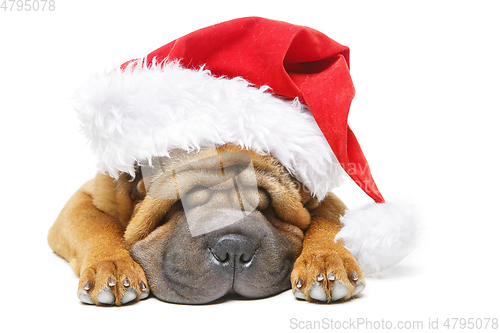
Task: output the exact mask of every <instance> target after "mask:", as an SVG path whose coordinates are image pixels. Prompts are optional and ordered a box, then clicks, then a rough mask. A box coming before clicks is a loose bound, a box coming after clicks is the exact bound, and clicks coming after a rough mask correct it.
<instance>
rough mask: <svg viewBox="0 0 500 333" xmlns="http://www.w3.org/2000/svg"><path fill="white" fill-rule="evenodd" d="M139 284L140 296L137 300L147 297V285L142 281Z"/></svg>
mask: <svg viewBox="0 0 500 333" xmlns="http://www.w3.org/2000/svg"><path fill="white" fill-rule="evenodd" d="M139 286H140V287H141V297H140V298H139V300H142V299H145V298H147V297H148V296H149V290H148V287H147V286H146V284H145V283H144V282H143V281H141V283H140V284H139Z"/></svg>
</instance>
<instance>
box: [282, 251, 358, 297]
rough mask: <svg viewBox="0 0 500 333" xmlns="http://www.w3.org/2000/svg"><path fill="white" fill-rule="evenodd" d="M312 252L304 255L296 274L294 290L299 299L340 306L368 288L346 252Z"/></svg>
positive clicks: (293, 281)
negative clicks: (340, 302) (332, 303)
mask: <svg viewBox="0 0 500 333" xmlns="http://www.w3.org/2000/svg"><path fill="white" fill-rule="evenodd" d="M339 246H340V245H339ZM311 252H312V251H311ZM311 252H305V253H303V254H301V255H300V256H299V258H297V260H296V262H295V266H294V268H293V271H292V276H291V278H292V290H293V294H294V296H295V297H296V298H298V299H306V300H309V301H316V302H336V301H340V300H347V299H349V298H351V297H353V296H356V295H358V294H359V293H361V292H362V291H363V289H364V288H365V285H366V283H365V280H364V278H363V273H362V272H361V269H360V268H359V266H358V264H357V263H356V260H355V259H354V257H353V256H352V255H351V254H350V253H349V252H348V251H347V250H346V249H345V248H339V249H338V250H337V249H336V248H333V249H330V250H328V251H326V250H324V251H318V252H319V253H311Z"/></svg>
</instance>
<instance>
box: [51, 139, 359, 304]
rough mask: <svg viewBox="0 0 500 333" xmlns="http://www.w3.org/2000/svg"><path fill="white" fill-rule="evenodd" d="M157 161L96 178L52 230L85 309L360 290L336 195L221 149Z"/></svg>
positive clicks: (247, 153) (318, 296) (330, 296)
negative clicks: (151, 166) (317, 192)
mask: <svg viewBox="0 0 500 333" xmlns="http://www.w3.org/2000/svg"><path fill="white" fill-rule="evenodd" d="M214 152H215V153H214ZM160 164H161V165H160V166H161V167H160V168H158V169H157V172H155V173H153V174H151V173H149V172H142V171H141V169H140V168H139V167H138V168H137V172H136V174H135V175H134V177H131V176H130V175H128V174H122V175H121V176H120V178H119V179H118V180H113V179H112V178H111V177H109V176H107V175H103V174H98V175H97V176H96V178H95V179H94V180H92V181H90V182H88V183H86V184H85V185H84V186H82V188H81V189H80V190H79V191H77V192H76V193H75V195H74V196H73V197H72V198H71V199H70V200H69V201H68V203H67V204H66V206H65V207H64V208H63V210H62V211H61V214H60V215H59V217H58V219H57V220H56V222H55V223H54V225H53V227H52V228H51V230H50V232H49V238H48V239H49V244H50V246H51V247H52V249H53V250H54V252H56V253H57V254H58V255H60V256H61V257H63V258H65V259H66V260H68V261H69V263H70V264H71V265H72V267H73V269H74V270H75V272H76V273H77V274H78V275H79V276H80V281H79V286H78V297H79V298H80V300H82V302H84V303H88V304H97V305H121V304H125V303H129V302H132V301H138V300H140V299H143V298H145V297H147V295H148V294H149V293H150V292H151V293H152V294H153V295H154V296H156V297H157V298H159V299H161V300H164V301H167V302H172V303H183V304H205V303H210V302H212V301H215V300H217V299H219V298H221V297H223V296H225V295H227V294H231V293H237V294H239V295H241V296H244V297H248V298H262V297H267V296H271V295H275V294H277V293H280V292H282V291H284V290H287V289H289V288H292V289H293V292H294V295H295V296H296V297H297V298H298V299H305V300H309V301H321V302H331V301H337V300H346V299H349V298H351V297H352V296H354V295H356V294H358V293H359V292H361V291H362V290H363V288H364V286H365V282H364V278H363V274H362V272H361V270H360V269H359V267H358V265H357V263H356V261H355V259H354V258H353V256H352V255H351V254H350V253H349V252H348V251H347V250H346V249H345V248H344V246H343V245H342V244H341V243H335V242H334V241H333V239H334V237H335V235H336V233H337V232H338V231H339V230H340V228H341V224H340V221H339V217H340V216H341V215H342V214H343V213H344V211H345V206H344V205H343V204H342V202H341V201H340V200H339V199H338V198H336V197H335V196H334V195H333V194H330V195H328V196H327V197H326V199H325V200H323V201H322V202H318V201H317V200H316V199H315V198H314V197H311V195H310V194H309V192H308V190H307V189H306V188H305V187H304V186H302V184H300V183H299V182H298V181H297V180H295V179H294V178H293V177H292V176H291V175H290V174H289V173H288V172H287V171H286V169H284V168H283V167H282V166H281V165H280V164H279V162H277V160H276V159H274V158H273V157H272V156H270V155H267V154H259V153H257V152H255V151H252V150H244V149H241V148H239V147H236V146H234V145H225V146H222V147H218V148H217V149H215V150H214V149H206V150H201V151H199V152H194V153H191V154H187V153H185V152H173V153H172V155H171V156H170V157H169V158H168V159H166V160H163V161H162V162H161V163H160ZM249 165H251V166H252V173H248V170H250V169H249ZM157 166H158V165H157ZM221 172H222V176H221ZM252 182H253V183H252Z"/></svg>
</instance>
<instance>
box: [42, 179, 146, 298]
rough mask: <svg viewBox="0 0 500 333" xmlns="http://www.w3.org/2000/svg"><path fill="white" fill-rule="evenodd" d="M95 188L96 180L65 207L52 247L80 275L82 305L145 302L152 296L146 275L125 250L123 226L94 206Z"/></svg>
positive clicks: (52, 232) (51, 234) (52, 231)
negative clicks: (143, 300)
mask: <svg viewBox="0 0 500 333" xmlns="http://www.w3.org/2000/svg"><path fill="white" fill-rule="evenodd" d="M93 186H94V185H93V181H90V182H88V183H87V184H85V185H84V186H82V188H80V190H78V191H77V192H76V193H75V194H74V195H73V196H72V197H71V199H70V200H69V201H68V203H67V204H66V205H65V207H64V208H63V210H62V211H61V213H60V214H59V217H58V218H57V220H56V222H55V223H54V225H53V226H52V228H51V229H50V231H49V235H48V241H49V245H50V247H51V248H52V249H53V250H54V252H55V253H57V254H58V255H59V256H61V257H63V258H64V259H66V260H68V261H69V263H70V264H71V266H72V267H73V269H74V271H75V272H76V273H77V275H79V276H80V281H79V286H78V296H79V298H80V300H81V301H82V302H84V303H89V304H98V305H102V304H116V305H121V304H125V303H128V302H131V301H133V300H139V299H142V298H144V297H146V296H147V295H148V293H149V289H148V286H147V280H146V276H145V275H144V272H143V270H142V268H141V267H140V266H139V265H138V264H137V263H136V262H134V261H133V260H132V258H131V257H130V254H129V252H128V250H127V249H126V248H125V245H124V242H123V235H124V228H123V226H122V225H121V224H120V222H119V221H118V220H117V219H115V218H113V217H111V216H110V215H108V214H106V213H104V212H103V211H101V210H99V209H97V208H96V207H95V206H94V204H93V200H92V193H93V190H94V189H93Z"/></svg>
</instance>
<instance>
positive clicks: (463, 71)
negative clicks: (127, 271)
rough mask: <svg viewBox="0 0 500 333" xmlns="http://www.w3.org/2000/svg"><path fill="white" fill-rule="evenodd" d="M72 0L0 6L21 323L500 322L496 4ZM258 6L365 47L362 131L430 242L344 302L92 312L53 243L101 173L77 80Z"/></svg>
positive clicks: (7, 255)
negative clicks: (53, 229) (64, 211)
mask: <svg viewBox="0 0 500 333" xmlns="http://www.w3.org/2000/svg"><path fill="white" fill-rule="evenodd" d="M1 1H3V0H1ZM1 1H0V2H1ZM55 3H56V9H55V11H53V12H50V11H47V9H46V11H44V12H37V13H34V12H17V11H16V10H15V8H14V11H13V12H10V11H6V12H5V11H3V10H0V111H1V119H0V138H1V141H0V142H1V159H2V163H1V168H2V169H1V174H2V185H3V190H2V194H1V200H0V204H1V212H2V221H1V241H0V246H1V251H0V255H1V258H2V260H1V265H0V269H1V272H0V288H1V291H2V292H1V294H0V295H1V302H2V303H3V304H4V305H5V307H3V310H2V311H1V313H0V317H1V322H2V324H3V326H4V327H10V329H9V330H10V331H26V329H31V330H30V331H31V332H33V331H34V330H36V331H39V330H40V331H41V330H44V329H47V328H51V332H83V331H88V330H94V329H95V330H97V331H99V332H104V331H108V332H109V331H111V330H114V331H123V330H127V331H129V330H130V331H132V330H139V329H141V330H142V332H148V331H155V332H179V331H184V330H187V331H190V330H193V329H199V330H201V331H204V332H205V331H206V332H210V331H228V332H229V331H231V330H233V331H235V332H236V331H237V332H241V331H243V332H246V331H248V332H258V331H259V330H260V331H262V330H265V331H266V332H268V331H269V332H271V331H273V332H284V331H288V330H293V328H294V327H295V324H297V325H300V326H303V325H306V324H307V322H308V321H323V320H327V321H329V320H330V319H332V320H337V321H349V320H351V321H356V320H358V318H361V319H366V320H369V321H372V322H373V323H374V325H381V321H382V320H384V321H385V322H387V321H391V324H392V325H393V326H392V327H393V328H395V325H397V322H398V321H406V320H408V321H412V322H413V321H422V322H423V325H424V328H427V326H428V322H429V319H431V320H436V319H438V320H439V325H442V324H443V323H444V321H445V320H446V318H449V317H459V318H460V317H462V318H487V317H490V318H491V317H496V318H499V317H500V313H499V311H498V299H499V296H500V294H499V288H498V286H497V284H498V276H499V264H498V254H499V250H500V248H499V240H498V230H499V228H498V224H499V223H500V219H499V217H498V208H497V207H498V205H499V199H500V197H499V194H498V189H499V186H500V182H499V179H498V178H499V176H498V175H499V173H498V171H499V162H500V161H499V153H498V146H499V139H500V135H499V134H498V125H499V119H500V118H499V117H498V113H499V111H500V102H499V98H498V97H499V93H500V46H499V39H500V38H499V32H500V20H499V19H498V13H499V7H498V5H497V4H496V2H495V1H334V0H328V1H327V0H323V1H314V0H309V1H294V0H288V1H269V0H266V1H261V0H253V1H245V2H241V1H222V0H220V1H217V0H211V1H204V2H200V1H197V2H192V1H189V0H186V1H176V2H175V4H172V3H173V1H137V0H136V1H124V0H122V1H93V0H92V1H88V0H87V1H62V0H56V1H55ZM9 6H10V4H9ZM252 15H258V16H263V17H267V18H273V19H278V20H284V21H288V22H290V23H295V24H301V25H307V26H310V27H312V28H315V29H317V30H320V31H322V32H324V33H326V34H327V35H328V36H330V37H331V38H333V39H335V40H337V41H338V42H340V43H342V44H344V45H347V46H349V47H350V48H351V70H352V72H351V73H352V77H353V81H354V84H355V87H356V89H357V95H356V98H355V99H354V102H353V105H352V108H351V114H350V122H351V125H352V128H353V130H354V132H355V133H356V135H357V137H358V139H359V141H360V143H361V146H362V147H363V150H364V151H365V154H366V156H367V159H368V161H369V162H370V166H371V169H372V172H373V174H374V177H375V179H376V181H377V183H378V186H379V188H380V190H381V192H382V193H383V194H384V196H385V197H386V199H388V201H390V200H391V199H394V200H399V199H405V200H406V201H409V202H411V203H413V204H414V205H415V206H416V207H417V208H418V212H419V216H420V218H421V221H422V223H423V225H424V237H423V239H422V242H421V244H420V247H419V248H418V249H417V250H415V251H414V252H413V253H412V254H411V255H410V256H409V257H407V259H406V260H404V261H403V262H401V263H400V264H398V265H397V266H395V267H394V269H393V270H392V271H390V272H387V273H386V274H384V275H383V276H382V277H378V278H370V279H368V281H367V283H368V285H367V288H366V289H365V291H364V292H363V293H362V295H361V296H360V297H358V298H357V299H354V300H351V301H348V302H344V303H340V304H330V305H320V304H310V303H307V302H301V301H296V300H295V299H294V297H293V296H292V294H291V292H285V293H282V294H280V295H278V296H275V297H271V298H268V299H264V300H252V301H247V300H229V301H225V302H219V303H218V304H214V305H205V306H184V305H174V304H167V303H163V302H160V301H158V300H156V299H154V298H152V299H151V298H150V299H148V300H146V301H142V302H140V303H137V304H133V305H131V306H125V307H121V308H117V307H111V308H98V307H94V306H85V305H83V304H81V303H80V301H79V300H78V298H77V297H76V289H77V282H78V279H77V277H76V276H75V275H74V273H73V271H72V270H71V268H70V266H69V265H68V264H66V262H65V261H64V260H62V259H60V258H59V257H57V256H56V255H55V254H53V253H52V251H51V250H50V248H49V247H48V245H47V242H46V235H47V231H48V229H49V228H50V226H51V224H52V222H53V221H54V220H55V218H56V217H57V214H58V213H59V211H60V209H61V208H62V206H63V205H64V203H65V202H66V200H67V199H68V198H69V197H70V195H71V194H72V193H73V192H74V191H75V190H76V189H77V188H78V187H79V186H80V185H81V184H82V183H84V182H85V181H86V180H88V179H90V178H91V177H93V175H94V172H95V165H96V160H95V158H94V157H93V155H92V154H91V153H90V151H89V147H88V146H87V145H86V141H85V139H84V138H83V137H82V136H81V134H80V133H79V132H78V122H77V119H76V115H75V113H74V111H73V110H72V106H71V105H72V104H71V97H72V93H73V91H74V89H75V87H76V86H77V85H78V84H79V83H80V82H81V81H83V80H84V79H85V78H86V77H87V75H89V74H90V73H93V72H96V71H101V70H104V69H106V68H112V67H114V66H116V65H118V64H120V63H122V62H124V61H127V60H129V59H132V58H136V57H141V56H144V55H146V54H148V53H149V52H150V51H152V50H154V49H156V48H157V47H159V46H162V45H163V44H165V43H167V42H169V41H171V40H173V39H175V38H177V37H180V36H182V35H184V34H186V33H189V32H191V31H194V30H196V29H198V28H202V27H205V26H208V25H210V24H214V23H218V22H221V21H225V20H229V19H232V18H237V17H242V16H252ZM339 195H340V196H341V197H342V198H344V199H345V201H346V202H347V204H348V205H349V206H351V207H352V206H357V205H360V204H363V203H366V202H369V200H368V198H367V197H366V196H365V195H364V193H362V192H361V191H360V190H359V189H357V187H356V186H355V185H354V183H351V182H347V183H346V184H345V185H343V187H342V188H341V189H340V191H339ZM293 318H295V319H293ZM294 323H295V324H294ZM377 323H378V324H377ZM9 325H13V326H9ZM490 325H491V324H490ZM363 327H364V326H360V327H359V328H360V329H359V331H361V328H363ZM323 328H325V331H328V330H329V329H327V328H331V327H329V326H328V325H327V326H324V327H323ZM351 328H354V327H351ZM441 328H442V327H441ZM456 328H458V326H457V327H456ZM480 331H481V330H480Z"/></svg>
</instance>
